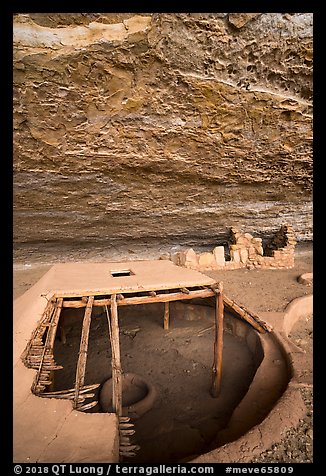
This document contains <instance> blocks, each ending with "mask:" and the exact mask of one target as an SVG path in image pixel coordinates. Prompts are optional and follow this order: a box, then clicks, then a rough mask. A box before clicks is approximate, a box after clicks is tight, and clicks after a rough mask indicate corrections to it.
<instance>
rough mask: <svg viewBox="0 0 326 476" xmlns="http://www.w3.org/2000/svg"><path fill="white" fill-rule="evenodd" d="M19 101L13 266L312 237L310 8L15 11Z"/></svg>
mask: <svg viewBox="0 0 326 476" xmlns="http://www.w3.org/2000/svg"><path fill="white" fill-rule="evenodd" d="M13 99H14V101H13V104H14V239H15V247H16V249H17V250H19V249H20V250H25V251H23V252H22V255H20V257H22V256H23V255H24V252H26V250H28V249H32V248H33V246H34V247H35V246H36V247H39V250H45V249H46V247H50V246H52V247H53V246H54V247H57V249H59V248H60V249H64V247H69V246H74V247H77V248H79V249H82V248H83V247H87V246H92V245H93V244H97V245H98V244H100V243H106V244H107V243H114V244H119V243H120V242H124V243H131V244H132V243H136V242H137V241H140V242H143V243H150V242H155V241H157V242H160V243H166V244H175V243H178V244H181V245H182V244H185V245H195V246H196V245H203V244H207V245H210V244H211V243H212V242H214V243H215V244H216V243H217V242H218V240H223V239H224V238H225V237H226V235H227V232H228V230H229V227H230V226H231V225H235V226H238V227H239V228H242V229H245V230H246V231H248V232H250V233H254V234H257V233H265V234H271V233H272V232H274V231H275V230H276V229H278V228H279V226H280V225H281V224H283V223H290V224H291V225H292V226H293V228H294V230H295V232H296V236H297V239H298V240H306V239H311V238H312V198H311V183H312V14H310V13H294V14H287V13H285V14H279V13H263V14H231V13H230V14H224V13H207V14H203V13H201V14H195V13H188V14H186V13H174V14H168V13H159V14H158V13H155V14H151V13H141V14H139V13H137V14H135V13H123V14H122V13H121V14H105V13H88V14H59V13H55V14H54V13H53V14H43V13H42V14H41V13H34V14H17V15H15V16H14V98H13ZM18 254H19V253H18Z"/></svg>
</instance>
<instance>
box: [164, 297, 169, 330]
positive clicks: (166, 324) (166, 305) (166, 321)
mask: <svg viewBox="0 0 326 476" xmlns="http://www.w3.org/2000/svg"><path fill="white" fill-rule="evenodd" d="M169 321H170V305H169V301H167V302H165V303H164V329H165V330H168V329H169Z"/></svg>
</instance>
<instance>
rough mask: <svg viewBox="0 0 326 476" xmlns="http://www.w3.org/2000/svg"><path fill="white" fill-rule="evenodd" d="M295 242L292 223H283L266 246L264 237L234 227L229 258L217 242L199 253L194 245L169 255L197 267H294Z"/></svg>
mask: <svg viewBox="0 0 326 476" xmlns="http://www.w3.org/2000/svg"><path fill="white" fill-rule="evenodd" d="M295 245H296V239H295V234H294V231H293V228H292V226H290V225H282V226H281V228H280V229H279V230H278V231H277V232H276V233H275V234H274V235H273V236H272V238H271V240H270V241H269V242H268V243H267V244H266V246H265V248H264V247H263V243H262V238H254V237H253V236H252V235H251V234H250V233H242V232H241V231H240V230H239V229H238V228H235V227H231V229H230V237H229V240H228V246H229V251H230V260H226V257H225V249H224V246H216V247H215V248H214V249H213V251H212V252H210V253H209V252H204V253H196V252H195V251H194V250H193V249H192V248H189V249H188V250H186V251H181V252H178V253H176V254H174V255H172V256H171V257H170V259H171V261H173V262H174V263H175V264H177V265H179V266H183V267H186V268H191V269H196V270H204V269H208V270H215V269H238V268H249V269H254V268H285V269H288V268H293V266H294V249H295Z"/></svg>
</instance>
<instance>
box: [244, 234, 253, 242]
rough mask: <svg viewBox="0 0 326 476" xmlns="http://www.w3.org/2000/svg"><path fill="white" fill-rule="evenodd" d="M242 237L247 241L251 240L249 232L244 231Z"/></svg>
mask: <svg viewBox="0 0 326 476" xmlns="http://www.w3.org/2000/svg"><path fill="white" fill-rule="evenodd" d="M243 236H244V238H246V239H247V240H248V241H251V240H252V239H253V236H252V235H251V234H250V233H245V234H244V235H243Z"/></svg>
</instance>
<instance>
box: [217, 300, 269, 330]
mask: <svg viewBox="0 0 326 476" xmlns="http://www.w3.org/2000/svg"><path fill="white" fill-rule="evenodd" d="M223 299H224V304H225V306H226V307H227V308H228V309H230V310H231V311H232V312H234V313H235V314H237V316H239V317H241V318H242V319H244V320H245V321H246V322H248V324H250V325H251V326H252V327H254V328H255V329H256V330H257V331H259V332H260V333H261V334H264V333H265V332H266V331H268V332H269V331H270V328H269V327H268V325H267V324H266V323H265V322H263V321H261V320H260V319H259V317H258V316H256V315H255V314H254V313H253V312H249V311H248V310H247V309H246V308H244V307H243V306H241V307H240V306H239V305H238V304H237V303H235V302H234V301H232V300H231V299H230V298H228V297H227V296H225V294H224V297H223Z"/></svg>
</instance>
